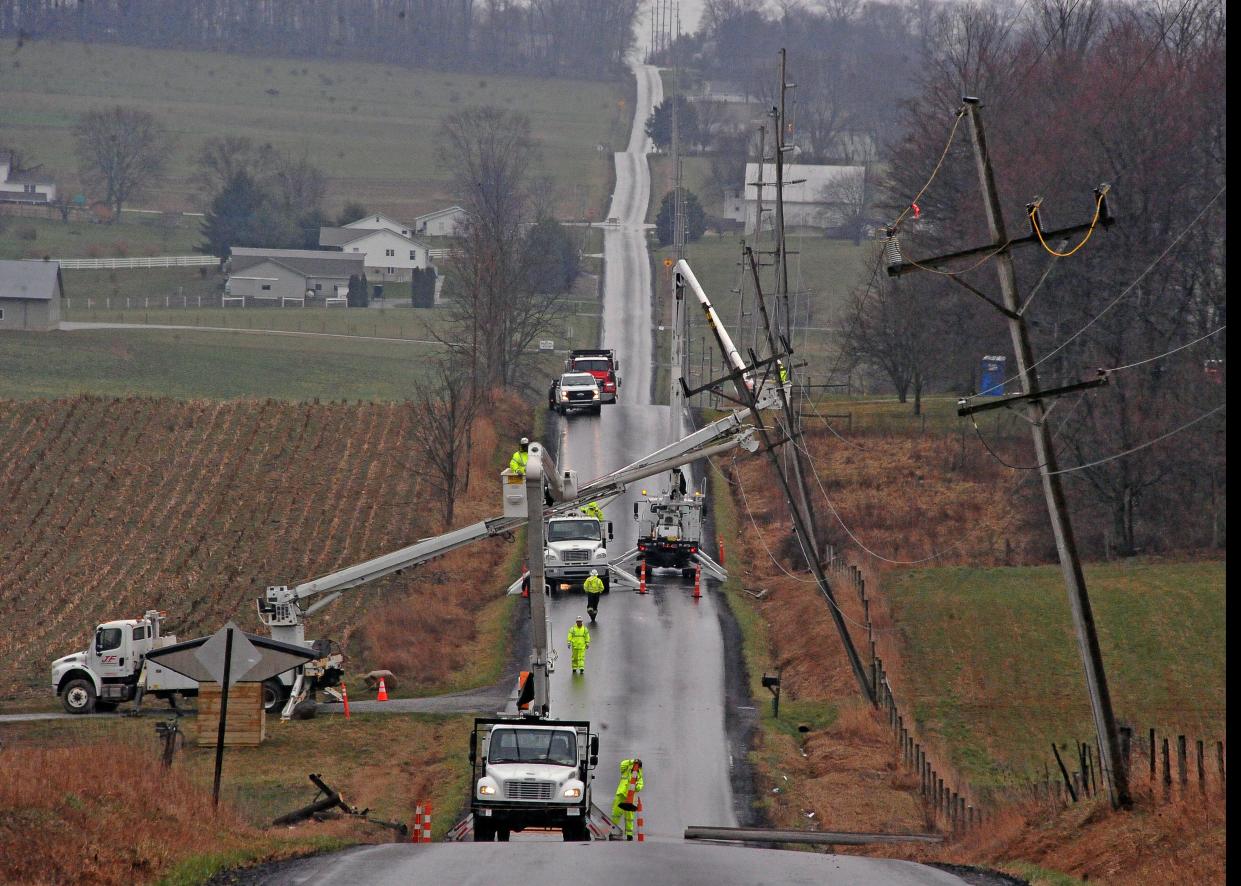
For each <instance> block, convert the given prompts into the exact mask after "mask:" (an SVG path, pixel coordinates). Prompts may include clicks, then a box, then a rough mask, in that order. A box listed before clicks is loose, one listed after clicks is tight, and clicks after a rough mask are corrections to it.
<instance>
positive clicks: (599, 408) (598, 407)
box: [590, 403, 603, 415]
mask: <svg viewBox="0 0 1241 886" xmlns="http://www.w3.org/2000/svg"><path fill="white" fill-rule="evenodd" d="M601 412H603V404H602V403H596V404H595V405H594V406H592V407H590V414H591V415H599V414H600V413H601Z"/></svg>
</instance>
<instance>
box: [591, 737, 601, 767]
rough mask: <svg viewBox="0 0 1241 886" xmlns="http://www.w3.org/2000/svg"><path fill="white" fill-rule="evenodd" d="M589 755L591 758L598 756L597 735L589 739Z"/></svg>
mask: <svg viewBox="0 0 1241 886" xmlns="http://www.w3.org/2000/svg"><path fill="white" fill-rule="evenodd" d="M590 755H591V756H592V757H597V756H599V736H597V735H592V736H591V737H590ZM590 765H591V766H594V765H595V764H594V763H593V762H592V763H591V764H590Z"/></svg>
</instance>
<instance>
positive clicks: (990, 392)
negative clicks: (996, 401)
mask: <svg viewBox="0 0 1241 886" xmlns="http://www.w3.org/2000/svg"><path fill="white" fill-rule="evenodd" d="M1007 365H1008V358H1007V357H999V356H991V357H983V358H982V372H981V373H980V378H979V381H978V393H979V394H980V395H983V396H988V397H1003V396H1004V380H1005V379H1006V378H1007V377H1008V376H1007V372H1006V367H1007Z"/></svg>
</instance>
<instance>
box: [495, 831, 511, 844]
mask: <svg viewBox="0 0 1241 886" xmlns="http://www.w3.org/2000/svg"><path fill="white" fill-rule="evenodd" d="M510 833H511V832H510V831H509V829H508V828H505V827H499V828H496V840H498V841H499V842H501V843H507V842H508V838H509V834H510Z"/></svg>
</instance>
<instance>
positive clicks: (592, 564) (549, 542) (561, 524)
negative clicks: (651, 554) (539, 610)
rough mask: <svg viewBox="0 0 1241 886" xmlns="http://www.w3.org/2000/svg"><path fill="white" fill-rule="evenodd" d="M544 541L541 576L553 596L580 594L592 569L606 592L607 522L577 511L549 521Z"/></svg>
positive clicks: (608, 579) (607, 579) (609, 534)
mask: <svg viewBox="0 0 1241 886" xmlns="http://www.w3.org/2000/svg"><path fill="white" fill-rule="evenodd" d="M545 538H546V547H544V549H543V575H544V578H545V579H546V581H547V583H548V585H549V587H550V589H551V592H552V593H553V594H554V593H556V592H557V591H580V590H582V585H583V583H585V581H586V579H587V578H588V577H589V576H590V571H591V570H592V569H594V570H597V571H598V572H599V576H600V578H602V579H603V589H604V591H607V590H609V586H610V580H611V576H610V575H609V570H608V565H609V564H608V542H609V541H611V540H612V522H611V521H610V520H598V519H596V518H594V517H590V516H587V515H585V514H583V513H580V512H577V511H575V512H573V513H571V514H566V515H565V516H563V517H553V518H552V519H550V520H548V521H547V526H546V529H545Z"/></svg>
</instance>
